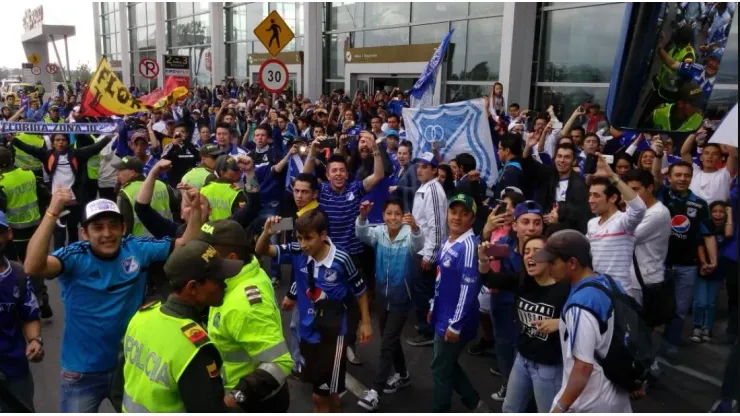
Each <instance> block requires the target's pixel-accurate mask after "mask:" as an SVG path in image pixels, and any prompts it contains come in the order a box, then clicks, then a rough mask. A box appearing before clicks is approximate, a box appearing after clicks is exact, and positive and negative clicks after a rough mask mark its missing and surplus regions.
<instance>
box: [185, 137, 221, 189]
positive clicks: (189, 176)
mask: <svg viewBox="0 0 740 416" xmlns="http://www.w3.org/2000/svg"><path fill="white" fill-rule="evenodd" d="M199 152H200V157H201V158H204V157H213V158H215V157H218V156H220V155H221V154H222V152H221V149H219V147H218V146H216V145H215V144H205V145H203V146H202V147H201V148H200V151H199ZM215 179H216V175H215V174H214V173H213V171H212V170H211V169H209V168H208V167H206V166H204V165H200V166H198V167H195V168H193V169H190V170H189V171H188V173H186V174H185V175H184V176H183V177H182V179H181V180H180V182H181V183H184V184H186V185H189V186H192V187H193V188H196V189H198V190H200V189H201V188H203V186H205V184H206V182H211V181H213V180H215Z"/></svg>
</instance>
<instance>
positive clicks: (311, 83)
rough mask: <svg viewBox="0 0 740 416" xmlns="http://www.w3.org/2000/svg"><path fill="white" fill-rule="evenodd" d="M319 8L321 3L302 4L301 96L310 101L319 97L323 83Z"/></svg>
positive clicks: (322, 52)
mask: <svg viewBox="0 0 740 416" xmlns="http://www.w3.org/2000/svg"><path fill="white" fill-rule="evenodd" d="M321 7H322V4H321V3H313V2H311V3H309V2H305V3H303V19H304V22H303V28H304V31H305V33H304V41H303V96H304V97H308V98H310V99H311V100H312V101H315V100H318V99H319V97H321V91H322V89H323V88H322V87H323V82H324V79H323V76H324V75H323V62H324V50H323V47H322V42H321V36H322V33H323V29H324V28H323V27H322V26H321Z"/></svg>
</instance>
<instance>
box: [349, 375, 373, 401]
mask: <svg viewBox="0 0 740 416" xmlns="http://www.w3.org/2000/svg"><path fill="white" fill-rule="evenodd" d="M344 387H345V388H346V389H347V390H349V392H350V393H352V394H354V395H355V397H357V398H358V399H361V398H362V397H363V396H364V395H365V391H366V390H369V389H368V388H367V387H365V386H364V385H363V384H362V383H360V382H359V381H358V380H357V379H356V378H354V377H352V376H351V375H350V374H349V373H345V377H344Z"/></svg>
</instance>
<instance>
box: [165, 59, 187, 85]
mask: <svg viewBox="0 0 740 416" xmlns="http://www.w3.org/2000/svg"><path fill="white" fill-rule="evenodd" d="M170 77H172V78H174V79H175V81H176V84H177V85H178V86H182V87H189V86H190V57H189V56H180V55H165V56H164V80H165V83H167V78H170Z"/></svg>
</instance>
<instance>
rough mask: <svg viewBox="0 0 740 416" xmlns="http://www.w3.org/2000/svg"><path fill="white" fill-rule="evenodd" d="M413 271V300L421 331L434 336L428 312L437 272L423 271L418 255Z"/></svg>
mask: <svg viewBox="0 0 740 416" xmlns="http://www.w3.org/2000/svg"><path fill="white" fill-rule="evenodd" d="M414 271H415V272H414ZM412 273H415V274H416V275H415V276H413V277H412V278H411V301H412V302H413V304H414V313H415V314H416V321H417V324H418V325H419V333H420V334H423V335H427V336H429V337H432V336H434V326H433V325H430V324H429V323H427V313H429V301H430V300H431V299H432V298H433V297H434V279H435V277H436V276H435V273H436V272H435V271H434V270H431V271H428V272H424V271H422V270H421V257H420V256H416V257H415V262H414V268H413V269H412Z"/></svg>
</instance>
